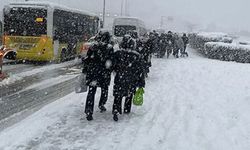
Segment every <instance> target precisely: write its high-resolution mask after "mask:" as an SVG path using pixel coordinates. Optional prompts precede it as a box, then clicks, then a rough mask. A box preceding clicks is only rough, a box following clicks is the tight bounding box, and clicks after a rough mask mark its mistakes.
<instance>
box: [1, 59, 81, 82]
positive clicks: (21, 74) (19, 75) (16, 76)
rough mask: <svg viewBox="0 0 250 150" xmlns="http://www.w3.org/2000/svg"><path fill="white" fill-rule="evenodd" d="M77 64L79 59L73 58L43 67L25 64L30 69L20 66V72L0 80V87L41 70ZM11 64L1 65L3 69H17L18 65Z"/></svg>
mask: <svg viewBox="0 0 250 150" xmlns="http://www.w3.org/2000/svg"><path fill="white" fill-rule="evenodd" d="M77 64H80V60H79V59H75V60H73V61H69V62H64V63H60V64H50V65H46V66H43V67H37V68H36V67H30V66H27V67H30V69H29V70H28V71H23V70H25V67H24V68H22V70H20V72H18V73H15V74H11V73H9V77H8V78H7V79H5V80H3V81H1V82H0V87H1V86H5V85H10V84H13V83H15V82H16V81H20V80H22V79H23V78H24V77H27V76H33V75H36V74H38V73H42V72H46V71H51V70H55V69H58V68H64V67H72V66H75V65H77ZM12 66H13V65H11V67H9V66H3V69H5V68H7V69H9V68H10V70H14V69H16V70H18V69H19V68H18V67H19V66H20V65H16V66H17V67H16V68H15V67H12Z"/></svg>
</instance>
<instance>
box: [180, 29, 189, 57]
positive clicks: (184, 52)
mask: <svg viewBox="0 0 250 150" xmlns="http://www.w3.org/2000/svg"><path fill="white" fill-rule="evenodd" d="M181 38H182V40H183V43H184V50H183V54H182V55H186V56H188V53H187V52H186V49H187V45H188V43H189V39H188V37H187V35H186V33H184V34H183V36H182V37H181Z"/></svg>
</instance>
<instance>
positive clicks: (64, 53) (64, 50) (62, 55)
mask: <svg viewBox="0 0 250 150" xmlns="http://www.w3.org/2000/svg"><path fill="white" fill-rule="evenodd" d="M60 59H61V62H65V61H66V60H67V54H66V49H62V52H61V58H60Z"/></svg>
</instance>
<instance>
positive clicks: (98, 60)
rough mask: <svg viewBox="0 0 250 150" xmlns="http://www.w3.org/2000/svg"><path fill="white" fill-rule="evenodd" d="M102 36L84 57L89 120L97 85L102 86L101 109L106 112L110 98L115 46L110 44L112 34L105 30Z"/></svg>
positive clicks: (87, 115)
mask: <svg viewBox="0 0 250 150" xmlns="http://www.w3.org/2000/svg"><path fill="white" fill-rule="evenodd" d="M99 36H100V41H99V42H97V43H95V44H93V45H92V46H91V47H90V48H89V50H88V52H87V57H86V59H84V68H83V73H86V83H87V85H88V86H89V91H88V95H87V99H86V104H85V114H86V118H87V120H88V121H91V120H93V116H92V115H93V110H94V100H95V94H96V90H97V87H100V88H101V98H100V101H99V109H100V110H101V112H105V111H106V108H105V106H104V105H105V104H106V102H107V99H108V89H109V85H110V80H111V72H112V69H111V64H112V62H111V60H112V58H111V57H112V55H113V53H114V49H113V46H112V45H111V44H110V40H111V35H110V34H109V32H104V33H102V34H101V35H99Z"/></svg>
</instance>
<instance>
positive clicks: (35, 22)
mask: <svg viewBox="0 0 250 150" xmlns="http://www.w3.org/2000/svg"><path fill="white" fill-rule="evenodd" d="M4 25H5V27H4V32H5V33H6V34H7V35H13V36H41V35H46V34H47V10H46V9H42V8H22V7H18V8H11V9H10V10H9V11H8V12H4Z"/></svg>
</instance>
